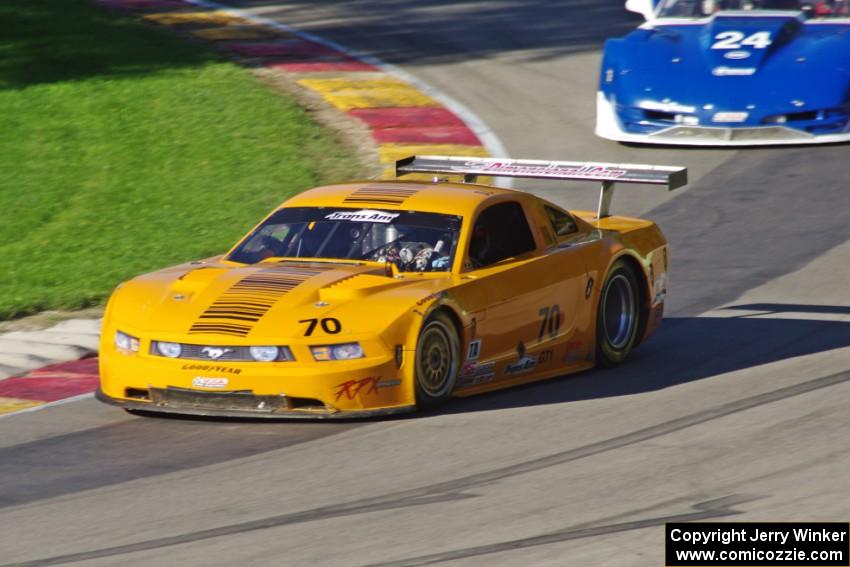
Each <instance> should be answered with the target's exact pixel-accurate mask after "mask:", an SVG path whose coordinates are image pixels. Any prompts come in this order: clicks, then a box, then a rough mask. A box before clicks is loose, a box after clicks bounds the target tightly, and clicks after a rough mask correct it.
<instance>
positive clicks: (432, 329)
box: [415, 312, 460, 408]
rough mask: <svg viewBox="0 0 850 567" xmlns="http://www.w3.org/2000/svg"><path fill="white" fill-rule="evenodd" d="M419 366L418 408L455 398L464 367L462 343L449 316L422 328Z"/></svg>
mask: <svg viewBox="0 0 850 567" xmlns="http://www.w3.org/2000/svg"><path fill="white" fill-rule="evenodd" d="M415 365H416V368H415V382H416V405H417V407H419V408H430V407H434V406H437V405H439V404H440V403H442V402H444V401H445V400H446V399H448V398H449V396H451V393H452V390H453V389H454V386H455V382H456V381H457V374H458V368H459V366H460V340H459V339H458V336H457V331H456V330H455V326H454V324H453V323H452V321H451V319H450V318H449V317H448V316H447V315H446V314H445V313H440V312H437V313H435V314H433V315H432V316H430V317H429V318H428V319H427V320H426V321H425V324H423V325H422V330H421V331H420V332H419V339H418V340H417V342H416V361H415Z"/></svg>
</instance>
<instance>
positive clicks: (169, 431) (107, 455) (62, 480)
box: [0, 398, 364, 508]
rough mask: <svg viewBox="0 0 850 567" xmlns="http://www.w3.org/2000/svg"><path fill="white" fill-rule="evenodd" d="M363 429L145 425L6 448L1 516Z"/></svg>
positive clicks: (154, 421)
mask: <svg viewBox="0 0 850 567" xmlns="http://www.w3.org/2000/svg"><path fill="white" fill-rule="evenodd" d="M0 403H4V401H3V399H2V398H0ZM6 403H8V402H6ZM360 425H364V423H288V424H286V426H285V427H281V426H280V424H272V423H268V424H267V423H250V425H248V426H246V425H245V424H240V423H239V422H233V421H232V420H231V421H222V420H214V419H179V418H138V419H133V420H131V421H127V422H123V423H120V424H116V425H109V426H105V427H99V428H96V429H89V430H86V431H80V432H77V433H70V434H67V435H60V436H56V437H50V438H47V439H43V440H39V441H34V442H32V443H24V444H21V445H15V446H11V447H6V448H3V449H0V478H2V479H3V482H2V483H0V508H4V507H7V506H18V505H22V504H27V503H30V502H35V501H38V500H43V499H46V498H54V497H57V496H62V495H65V494H73V493H76V492H81V491H84V490H91V489H93V488H100V487H103V486H110V485H114V484H120V483H123V482H128V481H132V480H136V479H141V478H148V477H153V476H159V475H162V474H167V473H171V472H176V471H182V470H190V469H195V468H198V467H203V466H207V465H212V464H216V463H220V462H225V461H230V460H233V459H239V458H242V457H251V456H255V455H257V454H260V453H265V452H268V451H274V450H278V449H281V448H284V447H291V446H293V445H297V444H300V443H305V442H308V441H314V440H316V439H320V438H323V437H327V436H330V435H334V434H336V433H341V432H343V431H347V430H350V429H352V428H353V427H359V426H360ZM163 440H167V441H163ZM140 447H144V451H140V450H139V448H140ZM222 447H226V448H227V450H226V451H223V450H222ZM92 463H97V466H96V467H93V466H92V465H91V464H92Z"/></svg>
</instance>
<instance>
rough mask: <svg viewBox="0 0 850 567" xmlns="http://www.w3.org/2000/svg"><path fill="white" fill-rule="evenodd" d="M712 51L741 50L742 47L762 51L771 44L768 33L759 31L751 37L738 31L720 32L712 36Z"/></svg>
mask: <svg viewBox="0 0 850 567" xmlns="http://www.w3.org/2000/svg"><path fill="white" fill-rule="evenodd" d="M714 40H715V41H714V44H713V45H712V46H711V48H712V49H741V48H742V47H753V48H755V49H764V48H765V47H767V46H768V45H770V44H771V43H772V40H771V39H770V32H766V31H760V32H756V33H754V34H751V35H745V34H744V33H743V32H739V31H725V32H720V33H719V34H717V35H716V36H714Z"/></svg>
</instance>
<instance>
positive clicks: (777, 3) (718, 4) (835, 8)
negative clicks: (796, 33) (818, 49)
mask: <svg viewBox="0 0 850 567" xmlns="http://www.w3.org/2000/svg"><path fill="white" fill-rule="evenodd" d="M727 10H743V11H748V12H755V11H760V10H769V11H775V10H794V11H801V12H803V13H804V14H806V16H808V17H814V18H846V17H848V14H850V12H848V0H663V1H662V5H661V8H660V10H659V12H658V15H659V17H661V18H704V17H707V16H710V15H712V14H715V13H717V12H723V11H727Z"/></svg>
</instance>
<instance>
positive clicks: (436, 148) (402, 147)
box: [378, 144, 491, 185]
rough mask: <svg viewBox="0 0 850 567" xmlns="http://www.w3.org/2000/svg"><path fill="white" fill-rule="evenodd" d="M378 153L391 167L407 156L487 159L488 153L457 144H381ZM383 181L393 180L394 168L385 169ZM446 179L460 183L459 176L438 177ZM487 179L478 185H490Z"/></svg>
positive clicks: (421, 177)
mask: <svg viewBox="0 0 850 567" xmlns="http://www.w3.org/2000/svg"><path fill="white" fill-rule="evenodd" d="M378 152H379V154H380V156H381V163H383V164H386V165H393V164H395V162H396V161H397V160H400V159H401V158H404V157H407V156H413V155H418V156H428V155H438V156H470V157H489V156H490V153H489V152H488V151H487V150H486V149H485V148H483V147H482V146H461V145H457V144H381V145H380V146H379V147H378ZM381 177H383V178H384V179H395V167H387V168H385V169H384V172H383V174H382V176H381ZM440 177H447V179H450V180H451V181H462V178H461V176H452V175H450V176H440ZM433 178H434V176H433V175H430V174H425V173H423V174H412V175H405V176H404V177H402V179H408V180H411V181H414V180H419V181H430V180H431V179H433ZM490 181H491V180H490V178H489V177H480V178H479V179H478V183H483V184H485V185H486V184H488V183H490Z"/></svg>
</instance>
